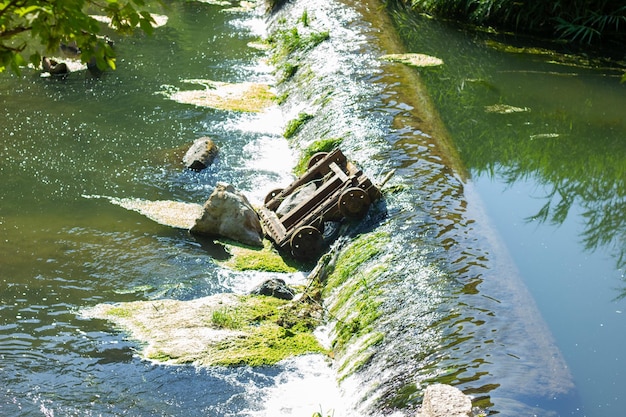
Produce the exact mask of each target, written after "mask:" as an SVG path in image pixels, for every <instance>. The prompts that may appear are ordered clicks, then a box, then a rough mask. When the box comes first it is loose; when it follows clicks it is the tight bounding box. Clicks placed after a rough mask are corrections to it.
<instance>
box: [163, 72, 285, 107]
mask: <svg viewBox="0 0 626 417" xmlns="http://www.w3.org/2000/svg"><path fill="white" fill-rule="evenodd" d="M183 82H186V83H191V84H197V85H201V86H203V87H204V89H201V90H187V91H173V92H166V93H164V94H165V95H166V96H168V97H169V98H170V99H172V100H174V101H177V102H179V103H186V104H193V105H196V106H200V107H210V108H214V109H219V110H231V111H237V112H252V113H254V112H261V111H263V110H265V109H266V108H268V107H270V106H271V105H273V104H274V100H275V95H274V93H273V92H272V91H271V90H270V87H269V86H268V85H265V84H258V83H250V82H247V83H238V84H231V83H223V82H218V81H211V80H183Z"/></svg>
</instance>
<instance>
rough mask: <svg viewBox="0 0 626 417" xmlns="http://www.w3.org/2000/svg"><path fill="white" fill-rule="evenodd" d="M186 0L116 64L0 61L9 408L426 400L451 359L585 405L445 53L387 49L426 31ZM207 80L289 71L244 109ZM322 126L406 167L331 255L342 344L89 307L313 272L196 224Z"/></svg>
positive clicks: (541, 410)
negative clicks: (170, 345)
mask: <svg viewBox="0 0 626 417" xmlns="http://www.w3.org/2000/svg"><path fill="white" fill-rule="evenodd" d="M212 3H219V4H212ZM171 6H172V8H171V10H170V11H168V14H169V20H168V24H167V25H166V26H164V27H162V28H159V29H158V30H157V31H155V35H154V37H140V36H136V37H131V38H125V39H121V40H120V42H118V43H117V45H118V48H119V62H118V63H119V64H120V65H118V70H117V71H116V72H114V73H108V74H105V76H104V77H103V78H102V79H100V80H92V79H89V80H85V79H84V77H83V78H80V76H79V74H75V73H72V74H70V75H69V77H68V78H67V79H64V80H53V79H40V77H39V74H38V73H37V72H36V71H35V70H32V71H31V70H30V69H29V70H26V69H25V72H27V74H28V76H27V77H24V78H16V77H13V76H11V75H7V74H2V76H1V77H0V105H1V106H2V107H3V111H5V113H6V114H7V116H6V118H5V123H4V124H0V133H2V135H3V137H4V138H5V142H4V143H3V145H4V148H3V149H0V157H1V158H2V159H1V161H0V162H2V163H1V164H0V171H1V172H2V173H3V178H4V180H3V182H2V183H0V202H1V204H0V215H1V217H0V231H1V232H2V235H3V239H0V260H1V262H0V276H1V279H0V296H1V297H2V299H1V300H2V305H1V306H0V319H1V320H2V321H1V322H0V375H2V379H3V381H4V382H5V384H6V388H4V389H3V391H2V392H0V414H7V415H20V414H23V415H40V414H44V415H112V416H113V415H115V416H118V415H119V416H122V415H128V414H129V413H131V414H132V415H137V416H154V415H164V416H165V415H172V416H178V415H188V416H206V415H212V416H220V417H221V416H224V417H226V416H233V415H237V416H241V415H244V416H259V417H261V416H272V417H276V416H294V415H298V416H306V415H311V414H313V412H316V411H318V409H317V408H313V409H312V408H311V404H313V405H314V406H317V405H318V404H319V408H320V409H319V411H320V412H321V414H323V415H324V417H327V416H326V415H327V414H334V415H335V416H337V417H346V416H379V415H394V416H407V417H408V416H413V415H415V412H416V410H417V409H418V407H419V404H420V403H421V399H422V394H423V391H424V389H425V388H426V387H427V386H428V385H429V384H433V383H438V382H439V383H446V384H451V385H455V386H457V387H458V388H460V389H461V390H463V391H464V392H465V393H466V394H467V395H469V396H471V397H472V399H473V403H474V405H475V406H476V407H478V409H479V411H477V412H478V413H480V412H483V411H484V412H485V413H487V414H498V413H499V414H500V415H503V416H517V415H531V414H532V415H539V416H552V415H558V414H560V413H561V414H562V413H563V410H565V409H568V410H569V409H570V408H571V407H576V405H577V401H578V399H577V393H576V389H575V387H574V385H573V383H572V378H571V376H570V375H569V373H568V368H567V365H566V364H565V362H564V360H563V358H562V356H561V353H560V352H559V350H558V349H557V348H556V346H555V344H554V342H553V340H552V336H551V334H550V332H549V331H548V329H547V327H546V325H545V323H544V322H543V320H542V318H541V316H540V315H539V313H538V311H537V308H536V306H535V303H534V301H533V299H532V297H531V296H530V295H529V293H528V291H527V290H526V288H525V287H524V285H523V283H522V282H521V280H520V278H519V274H518V272H517V270H516V268H515V265H514V263H513V262H512V261H511V259H510V256H509V254H508V253H507V249H506V247H505V246H504V245H503V244H502V242H501V239H500V237H499V236H498V234H497V232H496V231H495V229H494V228H493V227H492V226H491V225H490V221H489V218H488V217H487V215H486V214H485V213H484V210H483V205H482V203H481V201H480V198H479V196H478V195H477V193H476V192H475V187H474V185H473V183H472V179H471V178H470V176H469V173H468V170H467V169H466V168H465V167H464V166H463V163H462V162H461V160H460V158H459V155H458V153H457V152H456V148H455V146H454V145H453V144H452V143H451V140H450V138H449V137H448V133H447V131H446V129H445V127H444V125H443V123H442V122H441V120H440V118H439V116H438V114H437V112H436V110H435V108H434V107H433V105H432V104H431V100H430V98H429V95H430V94H433V93H434V92H432V91H431V92H429V91H426V90H425V88H424V87H423V85H422V83H421V74H423V73H424V72H425V71H432V69H430V68H416V67H412V66H407V65H405V64H402V63H399V62H390V61H388V60H385V59H382V57H383V56H385V55H389V54H401V53H405V52H416V53H420V52H422V51H407V50H405V49H404V47H403V45H402V44H401V42H400V40H399V38H398V37H397V36H396V33H395V32H394V30H395V29H394V28H393V26H392V24H391V22H390V21H389V20H388V19H387V17H386V16H387V15H386V12H385V9H384V7H383V5H382V4H381V3H380V2H379V1H377V0H368V1H356V0H293V1H289V2H285V4H284V5H283V6H282V7H280V8H279V9H278V10H276V11H275V12H274V13H273V14H271V15H269V16H268V15H266V14H264V13H263V12H262V11H261V10H260V7H259V10H256V11H254V10H241V9H238V10H234V11H232V10H230V11H225V10H222V9H223V8H225V7H226V6H225V5H224V4H223V2H180V3H178V2H177V3H173V4H172V5H171ZM258 6H260V5H258ZM199 34H203V36H200V35H199ZM259 38H268V39H269V40H271V42H270V44H272V45H274V47H275V48H276V49H275V51H274V52H272V54H271V58H270V61H271V62H270V63H271V65H265V64H263V61H264V60H265V59H266V58H267V56H268V55H266V54H265V53H264V52H260V51H258V50H257V49H253V48H252V47H250V45H249V43H250V41H251V40H257V41H258V39H259ZM283 47H284V48H286V49H281V48H283ZM164 51H166V52H164ZM277 51H278V52H277ZM281 51H282V52H281ZM443 65H446V63H445V61H444V64H443ZM210 80H219V82H225V83H226V82H227V83H228V84H224V85H226V86H231V84H230V83H234V84H237V85H241V84H243V83H254V84H246V85H247V86H251V85H255V86H256V85H257V84H256V83H259V84H273V88H272V90H274V91H273V93H275V97H276V101H271V99H269V100H270V101H271V102H272V104H271V105H270V107H269V108H267V109H266V110H264V111H261V112H257V113H253V114H249V113H246V114H243V115H242V114H240V113H237V112H234V111H233V109H231V108H223V107H220V108H217V107H212V108H207V107H201V106H203V105H205V104H206V101H207V100H208V98H207V94H206V91H208V90H209V89H212V87H211V86H213V87H214V86H215V85H214V84H212V83H211V82H210ZM190 84H192V85H193V86H195V87H191V86H190ZM198 85H200V86H201V87H197V86H198ZM224 85H222V84H219V86H224ZM204 87H206V88H204ZM190 88H194V89H193V90H189V89H190ZM195 88H199V89H195ZM215 90H217V89H215ZM211 91H212V92H215V91H214V90H213V89H212V90H211ZM265 93H267V91H265V90H263V94H260V95H261V96H263V97H264V98H268V97H267V95H266V94H265ZM245 101H246V100H242V102H245ZM276 103H280V104H276ZM247 104H250V103H247ZM265 104H267V102H266V101H264V105H265ZM196 106H199V107H196ZM238 110H241V109H238ZM248 110H249V109H248ZM290 122H297V123H290ZM289 126H291V127H293V129H289V132H287V130H288V129H287V127H289ZM287 133H289V134H287ZM203 136H210V137H211V138H212V139H214V140H215V141H216V143H218V145H219V149H220V153H219V155H218V156H217V158H216V160H215V162H214V164H213V165H212V166H211V167H208V168H207V169H206V170H203V171H202V172H201V173H191V172H189V171H186V170H183V169H182V167H181V166H180V158H179V156H182V153H184V151H183V152H181V149H182V148H186V145H187V144H188V143H189V142H192V141H193V139H195V138H197V137H203ZM287 136H288V137H289V138H286V137H287ZM320 141H321V142H324V143H334V144H337V145H338V146H340V147H341V149H342V150H343V151H344V152H345V154H346V155H347V156H348V157H349V159H351V160H353V161H354V162H355V163H356V164H357V165H358V166H359V168H361V169H362V170H363V172H364V173H365V174H366V175H367V177H368V178H369V179H371V180H372V182H374V183H377V182H379V181H382V180H383V178H385V177H386V175H387V174H388V173H389V172H390V171H392V170H395V175H394V176H393V177H392V178H391V179H390V180H389V182H387V184H386V185H385V186H384V188H383V190H382V191H383V198H382V199H381V200H379V201H378V202H376V203H375V204H373V205H372V206H371V207H370V210H369V212H368V214H367V216H366V217H365V219H363V221H361V222H359V223H358V224H355V225H353V227H352V229H350V231H349V233H348V234H347V235H345V236H341V237H340V238H339V239H338V240H337V241H336V244H335V245H334V246H333V247H332V249H331V252H330V253H331V255H330V256H326V257H324V258H323V259H324V261H325V262H326V264H325V265H327V267H326V268H325V269H324V273H323V274H321V276H322V278H323V281H324V287H323V290H322V292H323V293H322V299H323V307H324V311H325V313H326V318H327V320H328V323H327V325H326V326H323V327H322V328H320V329H318V331H317V332H316V335H317V336H318V338H319V339H320V340H322V341H323V342H324V343H323V344H324V346H325V347H328V348H329V350H330V351H332V353H333V355H332V356H333V357H332V358H328V357H326V356H324V355H322V354H311V355H306V356H301V357H295V358H290V359H287V360H284V361H281V362H279V363H278V364H276V365H271V366H261V367H248V366H240V367H221V366H207V367H201V366H200V367H197V368H195V367H193V366H191V365H188V364H186V365H183V366H169V365H164V364H163V363H164V362H165V363H167V361H164V360H162V361H160V363H159V364H155V363H154V362H150V361H146V360H144V359H145V357H142V356H140V355H138V352H140V351H141V349H142V346H143V345H142V342H143V341H142V340H139V341H137V340H133V339H132V337H131V338H130V340H129V335H128V333H122V332H119V331H118V330H119V329H118V328H116V327H115V326H114V325H112V324H111V322H109V321H103V320H99V319H94V318H92V317H86V316H84V315H82V314H81V311H83V310H84V309H88V308H91V307H93V306H98V305H107V306H109V307H110V306H112V305H116V304H113V303H120V304H122V305H131V304H133V303H136V304H138V305H141V306H142V308H143V307H146V306H147V307H146V309H147V310H149V311H151V312H152V310H155V309H157V310H158V308H159V302H163V301H162V300H168V301H167V303H165V302H163V306H164V307H165V306H166V305H167V306H170V305H171V306H177V305H180V304H185V303H187V302H189V303H188V304H193V303H194V302H195V303H196V304H197V305H199V307H198V308H199V309H200V310H202V312H203V313H205V314H206V313H207V311H206V309H205V304H203V303H202V302H200V301H198V300H202V299H203V298H204V297H210V296H215V295H223V293H227V297H230V293H235V294H243V293H246V292H248V291H249V290H250V288H251V287H254V286H255V285H256V284H257V283H259V282H262V281H263V280H265V279H267V278H277V277H278V278H284V279H285V280H286V281H287V282H288V283H289V284H294V285H301V284H303V283H304V278H305V277H306V273H307V272H308V271H299V272H293V270H294V268H293V267H292V266H291V265H283V267H284V268H283V269H281V270H280V271H274V272H261V271H249V270H245V271H242V270H239V269H236V268H231V265H230V264H228V262H229V260H230V257H231V255H232V253H231V252H230V251H231V248H230V247H229V245H227V244H224V243H222V242H219V241H213V240H212V239H202V238H196V237H193V236H190V235H189V234H188V233H187V231H186V230H185V229H186V228H187V226H188V224H189V222H190V219H191V220H193V219H194V216H196V215H197V210H198V209H199V207H200V204H201V203H202V202H203V201H205V200H206V198H207V196H208V194H210V192H211V190H212V189H213V187H214V185H215V183H216V182H218V181H226V182H229V183H231V184H233V185H234V186H235V188H237V189H238V190H242V192H243V193H245V194H246V195H247V196H248V197H249V198H250V200H251V202H253V203H255V204H257V205H260V204H261V202H262V201H263V197H264V196H265V195H266V194H267V193H268V192H269V191H270V190H272V189H275V188H278V187H281V186H283V187H284V186H286V185H287V184H289V183H290V182H291V181H292V176H293V175H292V173H291V171H290V170H291V168H292V167H293V165H295V159H297V158H295V157H294V156H296V155H301V154H306V152H307V151H310V150H311V149H314V148H315V147H316V146H317V145H319V143H320ZM95 197H102V198H95ZM155 202H157V203H158V204H156V203H155ZM111 203H113V204H111ZM157 206H158V208H159V212H158V213H157V214H159V216H154V217H151V216H152V215H153V214H155V213H154V211H153V210H154V208H155V207H157ZM121 207H123V208H125V209H126V210H124V209H122V208H121ZM170 210H171V211H176V212H177V213H180V212H182V211H185V212H186V213H190V214H189V216H185V217H183V218H181V216H178V218H176V216H172V217H170V216H169V214H170V213H169V212H170ZM194 213H196V214H194ZM165 214H167V215H168V216H165V217H164V215H165ZM146 217H149V218H146ZM172 218H176V221H180V224H176V227H178V228H173V227H170V226H172V223H173V220H172ZM150 219H152V220H150ZM153 220H154V221H153ZM163 224H167V226H165V225H163ZM228 299H230V298H228ZM222 303H225V301H222ZM164 311H165V310H162V311H161V312H160V313H159V314H164V313H163V312H164ZM116 313H117V314H120V315H124V314H125V311H124V310H121V309H118V310H116ZM154 315H155V316H157V317H161V318H162V316H158V314H154ZM154 326H155V327H157V326H159V323H157V324H155V325H154ZM194 326H195V323H191V325H190V327H191V328H192V330H194V329H193V327H194ZM145 327H146V328H149V327H150V326H145ZM191 333H192V332H191ZM186 334H187V333H185V335H186ZM209 336H211V335H209ZM185 337H186V336H185ZM193 342H194V341H193V340H191V341H190V345H194V343H193ZM197 347H198V346H197V344H196V345H194V348H197ZM203 348H204V346H200V349H199V351H200V353H199V355H201V354H202V351H203ZM153 359H163V358H158V357H157V358H153ZM157 362H159V361H158V360H157ZM565 403H567V407H564V405H563V404H565ZM480 410H483V411H480Z"/></svg>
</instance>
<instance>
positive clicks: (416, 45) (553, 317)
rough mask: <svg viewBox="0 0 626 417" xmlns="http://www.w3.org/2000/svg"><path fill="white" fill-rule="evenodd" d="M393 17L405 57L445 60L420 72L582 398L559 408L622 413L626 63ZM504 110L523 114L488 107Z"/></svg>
mask: <svg viewBox="0 0 626 417" xmlns="http://www.w3.org/2000/svg"><path fill="white" fill-rule="evenodd" d="M396 17H397V23H398V25H399V27H400V28H401V29H400V33H401V34H402V35H404V39H405V41H406V42H407V48H408V49H409V50H410V51H412V52H420V53H426V54H432V55H435V56H437V57H439V58H442V59H443V60H444V62H445V63H446V65H445V66H444V67H442V68H440V69H436V70H428V71H421V74H422V76H423V79H424V82H425V83H426V84H427V85H428V87H429V89H430V91H432V92H433V97H434V100H435V102H436V105H437V108H438V109H439V110H440V111H441V114H442V118H443V119H444V121H445V123H446V126H447V127H448V128H449V130H450V133H451V136H452V137H453V138H454V141H455V143H456V144H457V146H458V148H459V152H460V155H461V158H462V159H463V161H464V163H465V164H466V165H467V167H468V169H469V170H470V173H471V176H472V179H471V183H472V185H473V187H475V189H476V192H477V193H478V194H479V196H480V199H481V200H482V201H484V205H485V207H486V209H485V210H486V213H487V215H488V217H489V219H490V221H491V222H493V224H494V226H495V228H496V229H497V232H498V234H499V235H500V236H501V238H502V240H503V242H504V243H505V245H506V248H507V251H508V252H510V254H511V257H512V259H513V262H514V264H515V265H516V267H517V268H518V269H519V272H520V275H521V277H522V279H523V281H524V284H525V285H526V286H527V287H528V289H529V290H530V292H531V294H532V296H533V298H534V300H536V302H537V305H538V307H539V310H540V312H541V314H542V316H543V317H544V319H545V321H546V322H547V324H548V327H549V329H550V332H551V333H552V334H553V335H554V337H555V340H556V343H557V345H558V347H559V349H560V350H561V352H562V353H563V356H564V358H565V360H566V362H567V364H568V367H569V369H570V371H571V373H572V376H573V380H574V383H575V386H576V391H577V392H578V395H579V397H580V403H579V404H577V405H576V407H573V409H572V410H571V411H569V412H567V413H565V412H562V414H563V415H566V414H567V415H580V416H607V415H619V414H620V413H621V412H622V411H621V410H623V408H624V404H626V397H624V395H623V390H622V389H621V387H623V386H624V383H626V379H625V375H624V373H623V372H622V367H621V365H620V364H621V363H623V362H624V360H625V359H626V358H625V357H624V354H623V349H621V348H620V347H621V346H623V345H624V341H625V339H624V334H626V333H625V332H624V330H625V328H626V322H625V320H624V315H623V310H624V300H623V295H624V267H625V266H626V265H625V263H624V248H625V247H626V246H625V245H624V243H625V242H624V222H623V212H624V207H625V201H626V200H625V197H626V171H625V168H624V167H625V165H624V160H625V157H626V145H625V143H624V140H623V138H624V136H625V134H626V117H625V115H624V112H623V108H624V105H625V104H626V103H625V102H624V97H625V95H624V93H625V92H626V86H625V85H623V84H620V77H621V75H622V74H623V72H624V63H623V62H615V61H612V62H606V61H604V62H603V61H601V60H593V59H592V58H589V59H576V58H574V57H572V56H568V55H567V53H568V52H570V51H568V50H567V48H566V47H565V48H561V49H562V50H561V51H560V52H561V54H557V53H554V52H550V50H545V49H541V48H542V47H545V46H546V45H542V44H541V43H540V42H531V41H529V40H526V41H524V40H519V39H510V38H509V39H507V38H505V37H497V36H491V37H490V36H481V35H476V34H469V33H466V32H464V31H462V30H458V29H455V28H452V27H448V26H446V25H442V24H436V23H435V24H433V23H432V22H430V23H428V22H425V21H424V20H423V19H418V18H413V19H407V18H405V17H401V15H400V14H398V15H397V16H396ZM444 39H445V41H444ZM498 42H506V43H505V44H504V46H505V47H502V45H499V44H498ZM511 42H512V46H513V48H511V47H507V46H506V45H510V43H511ZM444 44H445V47H442V45H444ZM548 46H549V47H551V48H555V45H548ZM522 48H526V50H525V51H524V50H523V49H522ZM529 48H533V49H532V50H530V49H529ZM507 51H508V52H507ZM511 51H513V53H512V52H511ZM616 52H617V53H616V55H619V51H616ZM502 104H505V105H509V106H514V107H516V108H517V109H521V110H523V111H519V112H512V113H508V114H503V113H490V112H486V111H485V110H486V109H487V108H489V106H494V105H502Z"/></svg>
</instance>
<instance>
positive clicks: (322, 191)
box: [280, 176, 345, 230]
mask: <svg viewBox="0 0 626 417" xmlns="http://www.w3.org/2000/svg"><path fill="white" fill-rule="evenodd" d="M344 182H345V181H342V179H341V178H340V177H337V176H333V177H331V178H330V179H329V180H328V181H326V182H325V183H324V184H322V185H321V186H320V187H319V188H318V189H317V190H315V194H313V196H311V198H309V199H308V200H306V201H303V202H302V203H300V204H299V205H298V206H296V207H295V208H294V209H293V210H291V211H290V212H289V213H287V214H286V215H284V216H283V217H282V218H281V219H280V221H281V222H282V224H283V225H284V226H285V229H287V230H289V229H290V228H292V227H293V225H294V224H296V223H297V222H298V221H299V220H300V219H302V218H303V217H304V216H306V214H307V213H309V212H311V211H313V210H315V207H317V206H318V205H323V204H324V203H325V202H326V201H327V200H328V197H329V195H331V194H332V193H333V191H335V190H337V189H338V188H341V187H342V185H343V184H344Z"/></svg>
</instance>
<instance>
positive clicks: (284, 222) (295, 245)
mask: <svg viewBox="0 0 626 417" xmlns="http://www.w3.org/2000/svg"><path fill="white" fill-rule="evenodd" d="M312 183H313V184H315V190H314V192H312V193H310V194H308V195H307V197H306V198H305V199H304V200H302V201H299V202H298V203H297V204H296V205H295V206H294V207H292V208H290V209H288V210H287V211H286V212H285V210H279V208H280V207H281V204H282V203H283V202H284V201H285V200H286V199H288V198H289V197H290V196H293V195H295V194H296V193H298V192H299V190H301V189H302V188H303V187H305V186H310V185H311V184H312ZM380 197H381V193H380V190H379V188H378V187H376V186H375V185H374V184H372V182H371V181H370V180H369V179H368V178H367V177H366V176H365V175H363V172H362V171H361V170H360V169H358V168H357V167H356V166H355V165H354V164H353V163H352V162H350V161H348V159H347V158H346V156H345V155H344V154H343V153H342V152H341V150H339V149H335V150H333V151H332V152H330V153H324V152H322V153H318V154H315V155H313V156H312V157H311V159H310V160H309V165H308V169H307V171H306V172H305V173H304V174H303V175H302V176H301V177H299V178H298V179H297V180H296V181H294V182H293V183H291V184H290V185H289V186H288V187H286V188H284V189H277V190H273V191H271V192H270V193H269V194H268V195H267V197H266V198H265V203H264V205H263V207H261V209H260V210H259V217H260V218H261V224H262V225H263V228H264V230H265V234H266V235H267V237H268V238H269V239H270V240H271V241H272V242H273V243H274V244H275V245H276V246H278V248H279V249H281V250H284V251H286V252H289V253H291V255H293V257H295V258H297V259H313V258H315V257H316V256H318V255H319V253H320V252H321V250H322V247H323V245H324V239H323V227H324V223H325V222H328V221H340V220H342V219H344V218H348V219H361V218H363V216H365V214H366V213H367V210H368V209H369V206H370V204H371V203H372V202H374V201H376V200H378V199H379V198H380ZM277 211H278V212H277Z"/></svg>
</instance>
